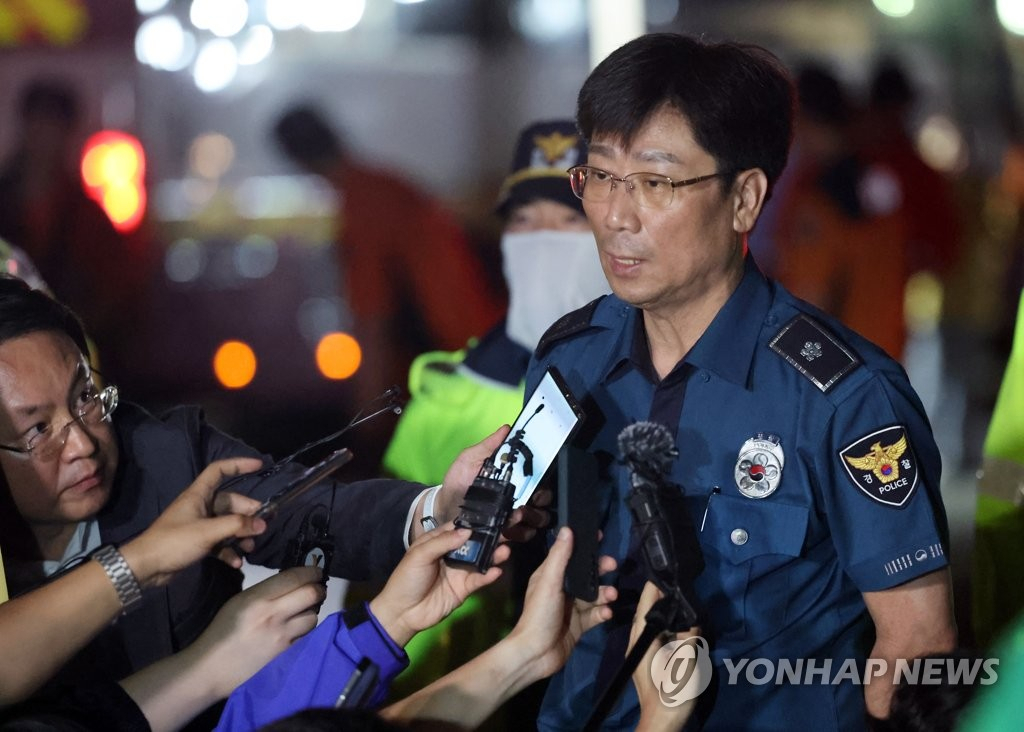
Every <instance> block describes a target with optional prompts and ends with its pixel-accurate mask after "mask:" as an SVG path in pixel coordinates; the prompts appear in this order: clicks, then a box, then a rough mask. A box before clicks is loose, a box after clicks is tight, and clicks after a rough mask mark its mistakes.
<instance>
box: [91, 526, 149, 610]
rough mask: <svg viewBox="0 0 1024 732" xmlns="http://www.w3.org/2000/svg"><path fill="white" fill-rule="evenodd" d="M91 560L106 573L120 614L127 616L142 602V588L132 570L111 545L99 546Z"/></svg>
mask: <svg viewBox="0 0 1024 732" xmlns="http://www.w3.org/2000/svg"><path fill="white" fill-rule="evenodd" d="M92 558H93V559H95V560H96V561H97V562H99V564H100V566H101V567H103V571H104V572H106V573H107V577H109V578H110V581H111V582H112V583H113V585H114V590H116V591H117V599H119V600H120V601H121V614H122V615H127V614H128V613H129V611H131V610H132V609H134V608H135V606H136V605H138V604H139V603H140V602H142V587H141V586H140V585H139V580H138V579H136V577H135V573H134V572H132V568H131V567H129V566H128V562H126V561H125V559H124V556H122V554H121V552H119V551H118V550H117V547H115V546H114V545H113V544H106V545H104V546H101V547H100V548H99V549H97V550H96V551H95V552H94V553H93V555H92Z"/></svg>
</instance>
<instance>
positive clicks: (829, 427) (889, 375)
mask: <svg viewBox="0 0 1024 732" xmlns="http://www.w3.org/2000/svg"><path fill="white" fill-rule="evenodd" d="M745 266H746V271H745V273H744V276H743V279H742V281H741V283H740V285H739V287H738V288H737V290H736V291H735V292H734V293H733V294H732V296H731V297H730V299H729V300H728V301H727V303H726V304H725V306H724V307H723V308H722V310H721V311H720V312H719V313H718V315H717V316H716V317H715V319H714V321H713V322H712V323H711V325H710V326H709V327H708V329H707V331H706V332H705V333H704V334H703V335H702V336H701V338H700V339H699V340H698V342H697V343H696V344H695V345H694V346H693V348H692V349H691V350H690V352H689V353H688V354H687V356H686V357H685V359H684V360H683V361H682V362H681V363H680V364H679V365H677V367H676V368H675V369H674V370H673V372H672V373H670V374H669V375H668V376H667V377H666V378H665V379H664V380H661V381H660V382H659V380H658V379H657V377H656V375H655V374H654V370H653V367H652V365H651V362H650V356H649V352H648V349H647V342H646V337H645V335H644V329H643V324H642V313H641V312H640V311H639V310H637V309H636V308H633V307H632V306H629V305H627V304H625V303H624V302H623V301H621V300H619V299H618V298H617V297H615V296H614V295H609V296H607V297H604V298H602V299H600V300H598V301H595V302H594V303H591V304H590V305H589V306H587V307H586V308H583V309H581V310H580V311H576V312H575V313H571V314H569V315H567V316H565V317H564V318H563V319H562V320H560V321H559V322H558V323H556V324H555V325H553V326H552V328H551V329H550V330H549V332H548V334H547V335H546V336H545V337H544V339H542V341H541V343H540V345H539V346H538V349H537V352H536V354H535V355H534V358H533V360H532V361H531V364H530V369H529V372H528V374H527V385H526V393H527V394H529V393H531V392H532V390H533V389H534V387H535V386H536V384H537V382H538V381H539V379H540V377H541V376H542V374H543V372H544V369H545V368H546V367H547V366H549V365H554V366H556V367H557V368H558V369H559V371H560V372H561V373H562V375H563V376H564V377H565V379H566V381H567V383H568V385H569V387H570V389H571V390H572V392H573V393H574V395H575V396H576V398H577V399H578V400H580V401H581V402H582V403H583V406H584V409H585V410H586V411H587V416H586V421H585V423H584V429H583V430H581V432H580V433H579V435H578V436H577V437H576V438H575V441H576V443H577V444H578V445H579V446H581V447H584V448H586V449H587V450H588V451H589V452H590V453H592V454H593V455H594V457H595V460H596V462H597V464H598V466H599V469H600V470H601V478H602V480H601V488H600V493H601V494H600V495H598V496H596V497H595V498H596V504H597V505H598V507H599V510H600V511H601V512H602V515H603V520H602V526H603V531H604V534H603V539H602V542H601V551H602V553H605V554H610V555H612V556H614V557H615V558H616V559H617V560H619V563H620V569H619V571H618V572H617V574H616V575H613V579H614V582H615V583H616V584H618V585H619V586H620V595H622V594H623V592H622V588H623V587H631V588H635V589H638V588H639V587H641V586H642V583H643V579H644V577H643V574H644V568H643V566H642V561H637V560H636V559H635V558H634V557H630V558H629V559H627V554H628V553H629V547H630V527H631V523H632V521H631V518H630V514H629V509H628V506H627V504H626V503H625V498H626V496H627V495H628V491H629V483H628V471H627V469H626V468H625V466H624V465H622V464H621V462H620V461H619V457H620V455H619V448H618V445H617V438H618V435H619V432H620V431H621V430H622V429H623V428H624V427H625V426H627V425H629V424H632V423H633V422H636V421H641V420H653V421H660V422H662V423H663V424H665V426H666V427H669V428H670V429H671V430H673V431H674V433H675V436H676V447H677V448H678V450H679V456H678V458H676V460H675V461H674V463H673V465H672V469H671V475H670V479H671V480H672V481H673V482H674V483H676V484H678V485H679V486H681V487H682V489H683V490H684V492H685V495H686V503H687V505H688V507H689V509H690V512H691V514H692V517H693V521H694V526H695V528H696V530H697V531H699V534H700V535H699V539H700V544H701V548H702V551H703V554H704V561H705V569H704V571H703V573H702V574H701V575H700V576H699V577H698V579H697V582H696V586H695V592H696V594H697V599H698V602H699V603H700V605H701V606H702V618H701V630H702V635H703V637H704V638H706V639H707V641H708V643H709V644H710V649H711V660H712V663H713V665H714V674H713V675H712V682H711V684H710V687H709V688H708V689H707V690H706V691H704V692H703V693H702V694H701V696H700V697H699V698H698V707H697V712H696V713H695V725H694V726H696V724H699V723H703V724H704V729H723V730H724V729H798V728H799V729H815V730H840V729H843V730H845V729H860V728H863V725H864V721H865V718H864V715H865V709H864V700H863V687H862V686H860V685H858V684H857V683H855V681H854V680H852V679H851V676H850V674H849V668H847V673H846V674H845V675H844V674H841V673H840V672H841V671H842V666H843V664H844V662H845V661H846V660H847V659H859V660H860V661H862V660H863V659H864V657H865V656H866V652H867V651H868V650H869V649H870V643H871V639H870V637H869V636H868V634H867V633H866V632H865V631H869V630H870V627H871V626H870V620H869V617H868V615H867V612H866V608H865V605H864V601H863V598H862V596H861V593H863V592H872V591H877V590H884V589H887V588H891V587H895V586H897V585H900V584H902V583H904V582H907V581H909V580H911V579H914V578H915V577H918V576H920V575H923V574H925V573H928V572H932V571H934V570H937V569H940V568H942V567H945V566H946V565H947V557H946V549H945V547H947V546H948V529H947V525H946V517H945V511H944V508H943V506H942V502H941V497H940V495H939V477H940V470H941V467H940V459H939V453H938V449H937V447H936V445H935V441H934V439H933V437H932V433H931V427H930V426H929V424H928V420H927V417H926V415H925V412H924V408H923V407H922V405H921V402H920V400H919V399H918V397H917V395H916V393H915V392H914V391H913V389H912V388H911V386H910V383H909V381H908V379H907V376H906V373H905V372H904V371H903V369H902V367H901V366H900V365H899V364H898V363H896V362H895V361H893V360H892V359H891V358H889V357H888V356H887V355H886V354H885V353H884V352H882V351H881V350H880V349H879V348H877V347H876V346H874V345H872V344H871V343H869V342H868V341H866V340H865V339H863V338H861V337H860V336H858V335H857V334H855V333H853V332H852V331H850V330H849V329H847V328H845V327H844V326H842V325H841V324H839V323H838V322H837V321H835V320H834V319H832V318H830V317H829V316H827V315H825V314H824V313H822V312H820V311H818V310H817V309H815V308H813V307H812V306H811V305H809V304H807V303H805V302H803V301H800V300H797V299H796V298H794V297H793V296H792V295H790V294H789V293H788V292H787V291H786V290H785V289H784V288H782V287H781V286H780V285H778V284H777V283H774V282H771V281H769V280H767V279H766V278H765V277H764V276H763V275H762V274H761V272H760V271H759V270H758V268H757V266H756V265H755V264H754V262H753V260H752V258H751V257H749V256H748V257H747V262H746V265H745ZM625 594H627V595H629V593H625ZM633 597H634V598H635V595H633ZM625 605H626V606H625V607H622V608H620V609H619V610H618V611H617V612H616V617H615V619H613V620H612V621H610V622H609V623H605V624H604V625H602V626H599V627H598V628H595V629H594V630H592V631H590V632H589V633H587V634H586V635H584V636H583V638H582V639H581V641H580V643H579V645H578V646H577V648H576V650H575V652H574V653H573V655H572V657H571V658H570V659H569V662H568V664H567V665H566V667H565V669H563V671H561V672H560V673H559V674H558V675H557V676H555V677H554V678H553V679H552V680H551V683H550V685H549V688H548V692H547V696H546V697H545V702H544V707H543V709H542V712H541V715H540V720H539V726H540V728H541V729H543V730H556V729H578V728H579V727H580V726H581V725H582V720H586V719H587V718H588V717H589V715H590V713H591V711H592V709H593V706H594V704H595V703H596V699H597V694H598V693H599V692H600V689H599V688H597V689H595V686H596V684H595V679H596V678H597V676H598V674H599V672H600V673H603V672H604V671H606V670H607V668H608V666H609V661H611V665H612V666H613V668H612V672H614V670H615V669H614V666H615V665H617V664H618V663H619V662H620V657H617V658H612V659H608V658H603V656H605V647H606V645H607V646H608V647H609V648H611V647H612V645H613V644H612V642H611V641H610V640H609V638H610V637H611V638H612V639H614V638H615V635H616V633H619V634H622V633H626V634H628V624H629V622H630V620H631V617H632V610H633V608H632V607H631V606H629V604H628V600H627V601H626V603H625ZM617 626H618V630H616V628H617ZM623 650H624V646H623ZM742 659H747V663H749V664H753V663H754V662H755V661H756V660H757V659H766V661H767V662H762V663H760V664H759V665H756V666H754V667H753V668H751V669H750V674H749V675H748V673H747V669H746V668H743V667H739V664H740V663H742ZM781 659H787V660H788V663H789V664H790V665H789V666H788V667H787V666H785V665H784V664H780V663H779V661H780V660H781ZM800 659H805V660H804V661H803V662H802V663H803V664H805V665H804V666H803V667H802V668H804V669H805V670H806V669H808V668H813V669H817V674H816V675H813V674H812V675H811V676H810V678H809V680H810V681H811V682H812V683H809V684H808V683H790V682H791V680H792V678H793V673H794V671H793V669H799V668H801V666H800V665H798V662H799V660H800ZM806 659H813V660H814V665H813V666H811V665H809V664H808V662H807V661H806ZM826 659H828V662H827V663H826ZM769 663H770V664H771V665H770V666H769ZM737 668H740V669H741V670H740V671H739V672H735V669H737ZM823 668H825V669H827V670H826V672H825V673H824V674H823V673H822V672H821V669H823ZM730 669H733V670H734V673H733V674H731V676H732V678H730V673H729V670H730ZM780 669H783V670H785V671H786V673H783V674H781V675H780V674H779V671H780ZM771 671H774V672H775V674H776V675H773V676H771V678H770V679H769V680H767V681H763V679H765V678H766V677H767V676H768V675H769V673H770V672H771ZM605 675H607V674H605ZM823 676H824V677H825V678H826V681H825V683H822V678H823ZM837 677H839V682H838V683H832V682H833V681H834V680H835V679H836V678H837ZM777 678H781V679H782V680H783V682H784V683H782V684H776V683H775V682H776V679H777ZM796 678H799V679H801V680H804V681H806V680H808V678H807V677H806V676H803V675H801V673H799V672H798V673H797V674H796ZM730 682H731V683H730ZM602 683H603V680H602ZM638 718H639V706H638V702H637V699H636V692H635V689H634V687H633V685H632V684H628V685H627V690H626V692H625V693H624V694H623V697H622V699H621V700H620V702H619V703H618V705H617V706H616V707H615V709H614V710H613V711H612V712H611V713H610V714H609V716H608V717H607V723H606V728H608V729H615V728H623V729H631V728H632V727H634V726H635V724H636V722H637V720H638Z"/></svg>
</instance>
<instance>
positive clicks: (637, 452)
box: [619, 422, 704, 632]
mask: <svg viewBox="0 0 1024 732" xmlns="http://www.w3.org/2000/svg"><path fill="white" fill-rule="evenodd" d="M619 450H620V451H621V453H622V458H623V460H624V461H625V462H626V464H627V465H628V466H629V471H630V487H631V490H630V493H629V496H628V498H627V503H628V505H629V509H630V512H631V513H632V515H633V526H634V528H635V529H636V531H637V532H638V534H639V538H640V547H641V549H642V551H643V556H644V562H645V564H646V565H647V571H648V576H649V579H650V580H651V581H652V582H654V584H656V585H657V586H658V589H660V590H661V591H662V592H663V593H664V594H665V596H666V597H668V598H670V599H671V600H672V605H673V606H674V608H675V617H674V618H673V619H672V620H671V621H670V624H669V630H672V631H673V632H678V631H682V630H687V629H688V628H691V627H693V625H695V624H696V622H697V612H696V610H695V609H694V606H695V605H694V602H693V598H694V591H693V583H694V581H695V580H696V579H697V575H699V574H700V573H701V572H702V571H703V570H704V554H703V552H701V549H700V543H699V542H698V540H697V532H696V530H695V529H694V525H693V518H692V517H691V516H690V512H689V510H688V509H687V508H686V504H685V502H684V501H683V490H682V488H681V487H680V486H678V485H675V484H673V483H671V482H669V481H668V479H667V477H666V475H667V473H668V471H669V468H670V467H671V466H672V461H673V460H675V459H676V457H678V455H679V450H677V449H676V446H675V441H674V439H673V437H672V433H671V432H669V430H668V428H666V427H665V426H664V425H661V424H658V423H656V422H637V423H635V424H631V425H629V426H628V427H626V428H625V429H623V430H622V432H620V433H619Z"/></svg>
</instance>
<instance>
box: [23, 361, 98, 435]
mask: <svg viewBox="0 0 1024 732" xmlns="http://www.w3.org/2000/svg"><path fill="white" fill-rule="evenodd" d="M91 376H92V372H91V370H90V369H89V367H88V366H87V365H86V364H85V362H84V361H79V362H78V367H77V368H76V369H75V375H74V377H72V379H71V384H70V386H69V387H68V396H70V395H71V394H72V392H74V391H75V389H76V388H77V387H78V385H79V384H81V383H82V382H83V381H87V380H88V379H89V378H90V377H91ZM52 406H53V405H52V404H50V403H44V404H26V405H24V406H20V407H15V409H14V411H15V412H17V413H18V414H22V415H24V416H26V417H32V416H34V415H35V414H37V413H38V412H41V411H43V410H45V409H48V408H50V407H52ZM28 429H32V428H31V427H29V428H28ZM26 431H28V430H26Z"/></svg>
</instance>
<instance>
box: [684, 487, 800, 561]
mask: <svg viewBox="0 0 1024 732" xmlns="http://www.w3.org/2000/svg"><path fill="white" fill-rule="evenodd" d="M806 534H807V508H806V507H805V506H792V505H789V504H786V503H778V502H774V501H770V500H769V501H766V500H754V499H752V498H736V497H734V496H723V495H721V494H714V495H712V496H711V498H710V500H709V502H708V515H707V519H706V520H705V522H704V531H702V532H701V544H702V545H703V546H704V547H705V548H710V549H711V550H712V551H714V552H716V553H718V554H720V555H721V556H722V558H723V559H725V560H726V561H728V562H729V563H731V564H741V563H742V562H746V561H748V560H750V559H753V558H754V557H759V556H762V555H764V554H784V555H786V556H790V557H798V556H800V550H801V548H802V547H803V544H804V537H805V536H806Z"/></svg>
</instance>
